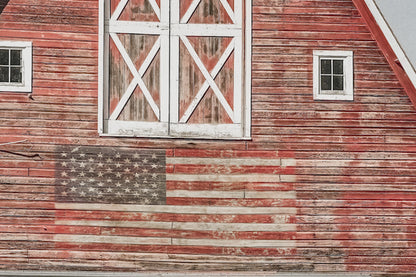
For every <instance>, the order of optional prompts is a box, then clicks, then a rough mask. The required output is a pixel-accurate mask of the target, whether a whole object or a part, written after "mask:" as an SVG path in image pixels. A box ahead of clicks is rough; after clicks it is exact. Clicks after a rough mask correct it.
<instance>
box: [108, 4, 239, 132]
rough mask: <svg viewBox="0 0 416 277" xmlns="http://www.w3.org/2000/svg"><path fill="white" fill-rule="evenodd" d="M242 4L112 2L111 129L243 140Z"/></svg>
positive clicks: (110, 30)
mask: <svg viewBox="0 0 416 277" xmlns="http://www.w3.org/2000/svg"><path fill="white" fill-rule="evenodd" d="M242 1H243V0H180V1H179V0H111V1H106V5H107V6H106V10H107V16H106V18H107V19H106V29H105V30H106V33H107V37H106V39H107V41H106V45H107V48H108V49H107V52H108V55H107V58H108V61H107V63H108V68H109V69H108V73H107V77H108V88H107V89H106V93H107V95H105V97H104V98H105V99H107V101H108V103H107V105H106V107H105V109H106V111H105V118H106V122H105V123H106V126H107V133H109V134H117V135H133V136H170V137H204V138H239V137H242V136H243V124H242V106H243V101H242V99H243V94H242V91H243V83H242V79H243V78H242V72H243V70H244V66H243V27H242V18H243V16H242V3H243V2H242Z"/></svg>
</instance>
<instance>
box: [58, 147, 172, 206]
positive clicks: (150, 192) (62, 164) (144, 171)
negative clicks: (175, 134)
mask: <svg viewBox="0 0 416 277" xmlns="http://www.w3.org/2000/svg"><path fill="white" fill-rule="evenodd" d="M57 155H58V157H57V164H56V171H55V172H56V173H55V180H56V184H55V192H56V199H57V201H58V202H80V203H109V204H139V205H140V204H143V205H163V204H165V203H166V155H165V152H164V151H159V150H143V149H140V150H132V149H123V148H115V147H90V146H88V147H87V146H76V147H74V146H72V147H71V146H62V147H60V148H59V149H58V151H57Z"/></svg>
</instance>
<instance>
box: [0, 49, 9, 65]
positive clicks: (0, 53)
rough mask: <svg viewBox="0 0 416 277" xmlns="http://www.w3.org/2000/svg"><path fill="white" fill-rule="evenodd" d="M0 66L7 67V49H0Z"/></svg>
mask: <svg viewBox="0 0 416 277" xmlns="http://www.w3.org/2000/svg"><path fill="white" fill-rule="evenodd" d="M0 65H9V50H8V49H0Z"/></svg>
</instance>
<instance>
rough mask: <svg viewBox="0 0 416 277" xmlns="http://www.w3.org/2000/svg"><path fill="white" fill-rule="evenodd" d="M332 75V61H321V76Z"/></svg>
mask: <svg viewBox="0 0 416 277" xmlns="http://www.w3.org/2000/svg"><path fill="white" fill-rule="evenodd" d="M331 73H332V72H331V60H321V74H331Z"/></svg>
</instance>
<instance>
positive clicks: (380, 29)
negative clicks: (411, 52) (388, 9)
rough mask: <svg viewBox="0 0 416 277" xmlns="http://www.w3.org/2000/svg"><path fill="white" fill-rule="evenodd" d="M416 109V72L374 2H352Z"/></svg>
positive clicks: (355, 0) (364, 0)
mask: <svg viewBox="0 0 416 277" xmlns="http://www.w3.org/2000/svg"><path fill="white" fill-rule="evenodd" d="M352 1H353V3H354V4H355V6H356V7H357V9H358V11H359V12H360V14H361V16H362V17H363V19H364V20H365V22H366V23H367V26H368V28H369V29H370V32H371V33H372V35H373V37H374V39H375V40H376V42H377V44H378V46H379V47H380V49H381V51H382V52H383V54H384V56H385V57H386V59H387V61H388V63H389V64H390V66H391V68H392V69H393V71H394V73H395V74H396V76H397V78H398V79H399V82H400V83H401V85H402V86H403V88H404V90H405V91H406V93H407V95H408V96H409V98H410V101H412V103H413V106H414V107H415V108H416V72H415V70H414V68H413V66H412V65H411V63H410V61H409V59H408V58H407V56H406V55H405V53H404V51H403V49H402V48H401V47H400V44H399V43H398V42H397V39H396V38H395V36H394V35H393V33H392V31H391V30H390V28H389V26H388V24H387V23H386V21H385V19H384V17H383V16H382V14H381V12H380V10H379V9H378V7H377V5H376V4H375V2H374V0H352Z"/></svg>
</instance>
